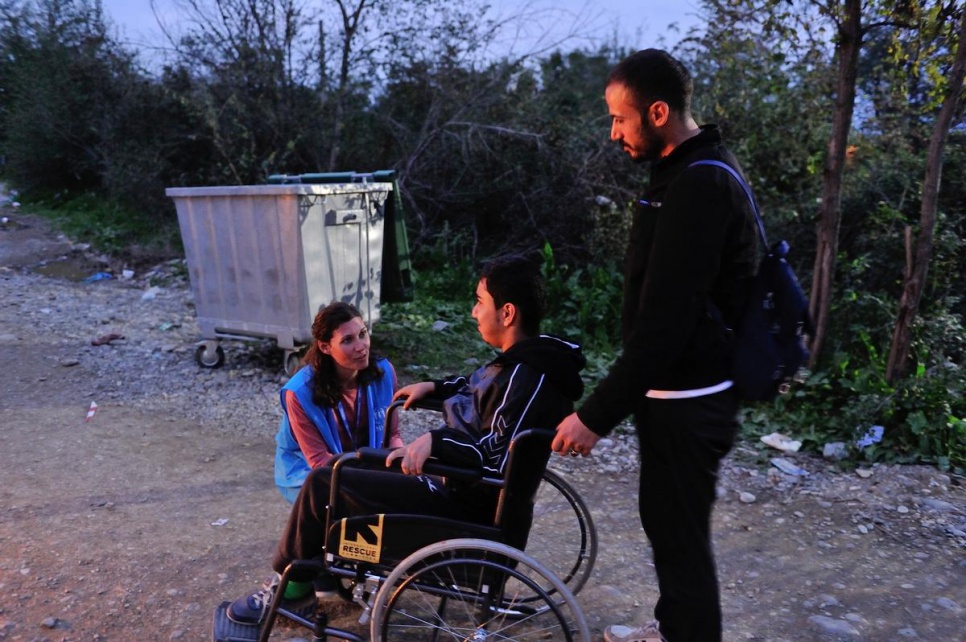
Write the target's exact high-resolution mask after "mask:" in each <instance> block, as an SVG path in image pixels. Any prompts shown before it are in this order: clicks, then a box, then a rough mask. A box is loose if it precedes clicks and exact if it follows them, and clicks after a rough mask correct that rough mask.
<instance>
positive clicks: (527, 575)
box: [370, 539, 590, 642]
mask: <svg viewBox="0 0 966 642" xmlns="http://www.w3.org/2000/svg"><path fill="white" fill-rule="evenodd" d="M544 587H550V590H547V589H545V588H544ZM521 593H526V598H527V599H526V601H525V602H521V600H520V594H521ZM535 596H536V597H539V598H541V603H540V604H539V605H537V604H535V600H534V597H535ZM370 636H371V638H372V640H373V641H374V642H404V641H405V642H408V641H411V640H454V641H459V642H496V641H498V640H499V641H511V640H520V641H529V640H564V641H568V642H590V632H589V629H588V627H587V622H586V621H585V620H584V616H583V613H582V612H581V610H580V607H579V606H578V604H577V601H576V599H575V598H574V596H573V594H572V593H571V592H570V590H569V589H567V587H566V586H565V585H564V584H563V583H562V582H561V581H560V580H559V579H557V578H556V577H554V576H553V574H552V573H551V572H550V571H548V570H547V569H546V568H545V567H544V566H543V565H541V564H540V563H539V562H537V561H536V560H535V559H533V558H532V557H530V556H529V555H527V554H526V553H523V552H521V551H519V550H517V549H515V548H512V547H509V546H506V545H505V544H500V543H498V542H493V541H490V540H481V539H452V540H447V541H444V542H439V543H437V544H432V545H430V546H426V547H425V548H421V549H420V550H418V551H416V552H415V553H413V554H412V555H410V556H409V557H407V558H406V559H404V560H403V561H402V562H400V563H399V565H398V566H397V567H396V568H395V569H394V570H393V571H392V573H390V574H389V576H388V577H387V578H386V581H385V582H384V583H383V584H382V586H381V587H380V589H379V592H378V594H377V595H376V600H375V603H374V604H373V607H372V622H371V627H370Z"/></svg>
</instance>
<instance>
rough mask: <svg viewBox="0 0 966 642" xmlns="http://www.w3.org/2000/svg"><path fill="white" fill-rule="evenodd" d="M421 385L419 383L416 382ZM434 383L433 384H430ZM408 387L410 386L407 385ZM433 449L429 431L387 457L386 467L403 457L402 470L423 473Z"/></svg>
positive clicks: (416, 473)
mask: <svg viewBox="0 0 966 642" xmlns="http://www.w3.org/2000/svg"><path fill="white" fill-rule="evenodd" d="M415 385H419V384H415ZM430 385H432V384H430ZM407 387H408V386H407ZM432 450H433V437H432V435H430V434H429V433H428V432H426V433H423V434H422V435H420V436H419V437H417V438H416V439H415V440H414V441H413V442H412V443H410V444H409V445H408V446H403V447H402V448H397V449H396V450H394V451H392V452H391V453H389V456H388V457H386V468H389V467H390V466H392V462H393V461H395V460H397V459H400V458H401V459H402V471H403V472H404V473H406V474H407V475H422V474H423V464H424V463H426V460H427V459H429V456H430V455H431V454H432Z"/></svg>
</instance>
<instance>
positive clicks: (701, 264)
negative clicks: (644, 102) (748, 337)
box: [577, 125, 758, 435]
mask: <svg viewBox="0 0 966 642" xmlns="http://www.w3.org/2000/svg"><path fill="white" fill-rule="evenodd" d="M706 159H709V160H719V161H722V162H724V163H727V164H728V165H730V166H731V167H733V168H735V169H736V170H738V172H739V173H741V168H740V166H739V165H738V161H737V160H736V159H735V157H734V156H733V155H732V154H731V152H729V151H728V150H727V149H726V148H725V146H724V144H723V142H722V140H721V135H720V133H719V132H718V129H717V127H716V126H714V125H705V126H704V127H702V128H701V132H700V133H699V134H698V135H696V136H694V137H692V138H689V139H688V140H686V141H684V142H683V143H681V144H680V145H678V146H677V147H676V148H675V149H674V150H673V151H672V152H671V153H670V154H669V155H668V156H666V157H664V158H662V159H661V160H659V161H657V162H655V163H653V164H652V165H651V177H650V184H649V186H648V189H647V192H646V193H645V195H644V197H643V198H642V199H641V200H640V201H639V203H638V207H637V211H636V213H635V217H634V221H633V224H632V226H631V233H630V240H629V244H628V249H627V257H626V262H625V266H624V305H623V310H622V315H621V321H622V324H621V329H622V334H623V350H622V352H621V355H620V356H619V357H618V358H617V360H616V361H615V362H614V364H613V365H612V366H611V369H610V371H609V372H608V374H607V376H606V377H605V378H604V380H603V381H601V382H600V384H599V385H598V386H597V388H596V389H595V390H594V392H593V393H592V394H591V395H590V396H589V397H588V399H587V401H586V402H585V403H584V404H583V405H582V406H581V408H580V409H579V410H578V411H577V415H578V416H579V417H580V420H581V421H583V422H584V424H585V425H587V426H588V427H589V428H590V429H591V430H593V431H594V432H596V433H597V434H599V435H606V434H607V433H608V432H610V430H611V429H613V427H614V426H615V425H617V423H619V422H620V421H621V420H622V419H624V418H625V417H627V416H628V415H629V414H631V412H633V410H634V408H635V406H636V404H638V403H639V401H640V400H641V399H642V398H643V397H644V396H645V395H646V394H647V391H648V390H694V389H699V388H705V387H709V386H713V385H716V384H719V383H721V382H723V381H726V380H727V379H729V377H730V370H731V341H730V338H729V335H728V333H727V331H726V328H725V327H724V324H722V322H721V319H720V318H716V317H715V315H714V314H713V313H712V312H711V310H712V309H713V308H712V307H711V305H710V304H713V305H714V306H715V307H716V308H717V309H718V310H720V311H721V316H722V317H723V318H724V322H725V323H726V324H727V325H728V326H729V327H733V325H734V323H735V322H736V321H737V318H738V316H739V314H740V311H741V308H742V305H743V303H744V301H745V299H746V297H747V294H748V290H749V285H750V283H751V280H752V278H753V277H754V274H755V269H756V253H757V247H758V237H757V228H756V223H755V214H754V210H753V208H752V206H751V203H750V202H749V201H748V197H747V195H746V194H745V192H744V190H743V189H742V187H741V186H740V185H739V184H738V182H737V181H736V180H735V179H734V177H732V176H731V175H730V174H729V173H728V172H726V171H725V170H724V169H722V168H720V167H713V166H708V165H699V166H697V167H690V168H689V167H688V166H689V165H690V164H692V163H694V162H695V161H698V160H706ZM742 175H743V174H742Z"/></svg>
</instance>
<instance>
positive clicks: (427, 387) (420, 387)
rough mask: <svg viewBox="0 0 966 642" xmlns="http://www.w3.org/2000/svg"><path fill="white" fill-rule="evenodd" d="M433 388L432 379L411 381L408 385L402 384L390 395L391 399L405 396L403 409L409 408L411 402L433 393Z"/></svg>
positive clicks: (394, 399) (434, 387)
mask: <svg viewBox="0 0 966 642" xmlns="http://www.w3.org/2000/svg"><path fill="white" fill-rule="evenodd" d="M435 389H436V386H435V384H433V382H432V381H423V382H420V383H411V384H409V385H408V386H403V387H402V388H400V389H399V390H397V391H396V394H394V395H393V396H392V400H393V401H396V400H398V399H400V398H402V397H406V401H405V402H404V403H403V409H404V410H409V406H411V405H412V404H413V402H415V401H416V400H417V399H421V398H423V397H427V396H429V395H431V394H433V391H434V390H435Z"/></svg>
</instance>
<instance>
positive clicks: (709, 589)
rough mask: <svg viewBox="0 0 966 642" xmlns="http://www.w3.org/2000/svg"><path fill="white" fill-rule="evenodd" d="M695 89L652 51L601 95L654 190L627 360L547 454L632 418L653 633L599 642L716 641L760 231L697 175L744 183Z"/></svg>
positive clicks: (644, 212)
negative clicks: (741, 322)
mask: <svg viewBox="0 0 966 642" xmlns="http://www.w3.org/2000/svg"><path fill="white" fill-rule="evenodd" d="M692 88H693V84H692V81H691V77H690V74H689V73H688V71H687V70H686V69H685V68H684V66H683V65H682V64H681V63H680V62H679V61H677V60H676V59H674V58H673V57H671V56H670V55H669V54H668V53H666V52H664V51H660V50H657V49H647V50H644V51H638V52H636V53H634V54H632V55H630V56H628V57H627V58H625V59H624V60H622V61H621V62H620V63H618V64H617V66H615V67H614V69H613V70H612V71H611V73H610V76H609V77H608V79H607V84H606V91H605V99H606V102H607V107H608V109H609V111H610V116H611V119H612V125H611V134H610V136H611V139H612V140H614V141H615V142H617V143H618V144H619V145H621V147H622V148H623V149H624V151H626V152H627V154H628V155H629V156H630V157H631V159H632V160H634V161H635V162H641V163H649V164H650V183H649V185H648V188H647V192H646V193H645V194H644V195H643V197H642V198H641V199H640V200H639V201H638V202H637V206H636V212H635V215H634V220H633V225H632V228H631V232H630V239H629V244H628V249H627V257H626V262H625V271H624V303H623V311H622V327H621V329H622V335H623V350H622V353H621V355H620V356H619V357H618V358H617V360H616V361H615V362H614V363H613V365H612V366H611V368H610V371H609V372H608V374H607V376H606V377H605V378H604V379H603V380H602V381H601V382H600V384H599V385H598V386H597V388H596V389H595V390H594V391H593V393H592V394H591V395H590V396H589V397H588V398H587V400H586V401H585V402H584V404H583V405H582V406H581V407H580V408H579V409H578V410H577V411H576V412H575V413H573V414H571V415H569V416H568V417H566V418H565V419H564V420H563V421H562V422H561V423H560V425H558V426H557V436H556V438H555V440H554V443H553V449H554V451H556V452H558V453H560V454H567V453H570V454H571V455H576V454H580V455H584V456H586V455H589V454H590V452H591V450H592V449H593V447H594V445H595V444H596V443H597V440H598V439H600V438H601V437H603V436H604V435H607V434H608V433H609V432H610V431H611V430H612V429H613V428H614V427H615V426H616V425H617V424H618V423H619V422H621V421H622V420H623V419H625V418H626V417H627V416H629V415H632V416H633V418H634V421H635V424H636V428H637V436H638V440H639V443H640V457H641V473H640V490H639V493H640V494H639V498H638V499H639V506H640V516H641V525H642V526H643V527H644V532H645V533H646V534H647V537H648V539H649V540H650V543H651V546H652V549H653V555H654V568H655V571H656V572H657V579H658V587H659V590H660V598H659V599H658V602H657V605H656V607H655V609H654V615H655V617H656V618H657V620H658V623H651V624H648V625H645V626H623V625H615V626H610V627H608V628H607V630H606V631H605V632H604V640H605V641H606V642H643V641H645V640H646V641H648V642H650V641H658V640H662V639H663V640H667V641H668V642H719V641H720V640H721V606H720V597H719V592H718V581H717V572H716V569H715V562H714V556H713V553H712V546H711V509H712V504H713V503H714V500H715V482H716V480H717V473H718V467H719V463H720V460H721V458H722V457H724V456H725V455H726V454H727V453H728V451H729V450H730V449H731V446H732V444H733V442H734V439H735V437H736V435H737V433H738V428H739V424H738V421H737V411H738V396H737V394H736V393H735V391H734V390H733V389H732V385H733V382H732V380H731V375H730V373H731V366H732V364H731V361H732V349H733V348H732V342H731V340H730V336H729V335H730V332H729V331H728V328H730V327H734V326H735V324H736V323H737V321H738V317H739V315H740V313H741V310H742V306H743V304H744V302H745V299H746V298H747V296H748V290H749V286H750V283H751V281H752V278H753V276H754V273H755V263H756V251H757V229H756V223H755V215H754V211H753V209H752V205H751V203H750V202H749V199H748V196H747V195H746V193H745V192H744V189H743V187H742V186H741V185H740V184H739V183H738V182H737V181H736V180H735V178H733V177H732V176H731V175H730V174H729V172H727V171H725V170H723V169H722V168H720V167H716V166H714V165H713V164H700V165H693V164H694V163H695V162H697V161H707V160H713V161H720V162H723V163H726V164H727V165H728V166H730V167H732V168H735V169H737V170H738V172H739V173H740V172H741V169H740V167H739V165H738V162H737V160H736V159H735V157H734V156H733V155H732V154H731V152H729V151H728V150H727V148H726V147H725V146H724V144H723V142H722V138H721V134H720V132H719V131H718V129H717V127H716V126H714V125H705V126H703V127H698V125H697V124H696V123H695V121H694V119H693V118H692V116H691V93H692ZM642 564H643V561H642ZM658 627H659V632H658ZM662 636H663V637H662Z"/></svg>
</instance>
